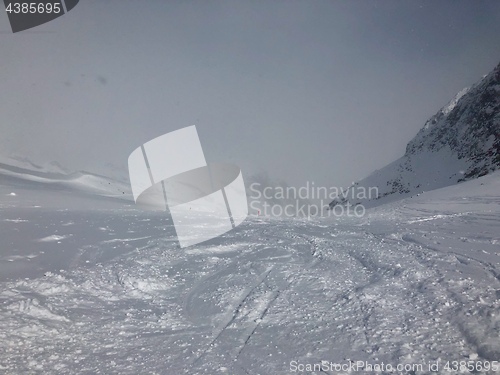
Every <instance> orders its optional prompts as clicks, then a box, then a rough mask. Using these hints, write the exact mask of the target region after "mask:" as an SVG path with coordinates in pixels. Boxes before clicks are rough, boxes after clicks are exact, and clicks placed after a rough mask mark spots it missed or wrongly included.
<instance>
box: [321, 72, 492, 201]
mask: <svg viewBox="0 0 500 375" xmlns="http://www.w3.org/2000/svg"><path fill="white" fill-rule="evenodd" d="M499 168H500V64H499V65H498V66H497V67H496V68H495V69H494V70H493V71H492V72H491V73H489V74H488V75H486V76H485V77H484V78H483V79H482V80H481V81H480V82H478V83H477V84H475V85H474V86H472V87H471V88H468V89H464V90H462V91H460V92H459V93H458V94H457V96H456V97H455V98H453V100H451V101H450V103H448V104H447V105H446V106H444V107H443V108H442V109H441V110H439V111H438V113H436V114H435V115H434V116H432V117H431V118H430V119H429V120H428V121H427V122H426V123H425V126H424V127H423V128H422V129H421V130H420V131H419V132H418V134H417V135H416V136H415V138H413V139H412V140H411V141H410V142H409V143H408V145H407V147H406V153H405V155H404V156H403V157H401V158H400V159H398V160H396V161H394V162H393V163H391V164H389V165H387V166H386V167H384V168H382V169H380V170H377V171H375V172H374V173H372V174H371V175H370V176H368V177H367V178H365V179H363V180H361V181H359V182H358V183H356V184H354V185H353V186H352V187H351V188H350V191H349V192H346V194H345V195H346V197H347V200H348V201H349V202H350V203H351V204H356V203H363V204H364V205H365V206H367V207H369V206H373V205H378V204H381V203H384V202H388V201H392V200H396V199H401V198H403V197H406V196H411V195H414V194H418V193H421V192H422V191H428V190H432V189H437V188H440V187H444V186H449V185H453V184H456V183H458V182H462V181H466V180H469V179H472V178H477V177H480V176H484V175H486V174H488V173H491V172H492V171H494V170H496V169H499ZM369 187H377V188H378V195H375V196H374V194H370V195H368V194H365V196H366V197H365V196H363V191H366V190H367V189H368V188H369ZM372 191H374V190H372ZM370 200H371V202H370ZM340 201H342V199H339V200H336V201H334V202H332V204H331V206H333V205H335V204H336V203H339V202H340Z"/></svg>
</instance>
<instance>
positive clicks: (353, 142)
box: [0, 0, 500, 186]
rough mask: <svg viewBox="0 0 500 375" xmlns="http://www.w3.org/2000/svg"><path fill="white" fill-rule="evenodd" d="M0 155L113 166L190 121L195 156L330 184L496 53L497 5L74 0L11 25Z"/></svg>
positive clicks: (369, 163)
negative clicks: (40, 21) (52, 16)
mask: <svg viewBox="0 0 500 375" xmlns="http://www.w3.org/2000/svg"><path fill="white" fill-rule="evenodd" d="M0 56H1V57H0V64H1V66H0V67H1V69H0V82H1V85H2V89H1V91H0V116H1V117H0V131H1V137H0V153H3V154H9V153H11V152H16V153H17V154H22V155H27V156H28V157H30V158H32V159H34V160H35V161H37V160H38V161H50V160H57V161H59V162H60V163H61V164H63V165H66V166H69V167H70V168H73V169H86V170H95V171H102V170H103V168H104V167H103V166H105V165H106V164H108V163H111V164H115V165H117V166H119V167H122V168H126V163H127V158H128V156H129V154H130V152H131V151H132V150H134V149H135V148H136V147H138V146H139V145H141V144H142V143H144V142H146V141H148V140H150V139H152V138H155V137H157V136H159V135H161V134H164V133H167V132H169V131H172V130H175V129H178V128H182V127H185V126H189V125H193V124H195V125H197V128H198V133H199V135H200V139H201V142H202V145H203V147H204V151H205V156H206V158H207V160H209V161H228V162H233V163H236V164H237V165H239V166H240V167H241V168H242V170H243V173H244V175H250V174H253V173H256V172H262V171H264V172H267V173H268V174H269V175H270V176H273V178H276V179H277V180H285V181H287V182H289V183H290V184H294V185H297V186H300V185H303V184H305V182H306V181H314V182H315V183H316V184H318V185H320V184H321V185H330V184H333V185H337V186H338V185H341V186H343V185H346V184H348V183H349V182H350V181H352V180H356V179H360V178H363V177H365V176H366V175H367V174H369V173H370V172H372V171H373V170H374V169H377V168H380V167H382V166H384V165H385V164H387V163H389V162H391V161H393V160H395V159H396V158H398V157H399V156H401V155H402V154H403V153H404V149H405V146H406V143H407V142H408V141H409V140H410V139H411V138H412V137H413V136H414V135H415V134H416V133H417V131H418V130H419V129H420V128H421V127H422V126H423V124H424V122H425V120H426V119H427V118H428V117H430V116H431V115H433V114H434V113H435V112H436V111H437V110H438V109H439V108H440V107H441V106H443V105H444V104H446V103H447V102H448V101H449V100H450V99H451V98H452V97H453V96H454V95H455V93H456V92H458V91H459V90H460V89H462V88H463V87H466V86H469V85H471V84H472V83H474V82H476V81H477V80H479V79H480V78H481V77H482V76H483V75H484V74H486V73H488V72H489V71H490V70H491V69H493V67H494V66H495V65H496V64H497V63H498V62H499V61H500V1H387V0H384V1H305V0H304V1H290V0H287V1H285V0H283V1H201V0H200V1H166V0H163V1H160V0H158V1H153V0H149V1H139V0H136V1H130V0H109V1H104V0H81V1H80V3H79V4H78V5H77V6H76V7H75V8H74V9H73V10H72V11H71V12H69V13H68V14H66V15H65V16H63V17H60V18H58V19H56V20H54V21H52V22H50V23H47V24H45V25H42V26H39V27H37V28H34V29H31V30H28V31H25V32H20V33H17V34H12V33H11V31H10V26H9V24H8V19H7V15H6V14H5V13H4V12H2V13H1V14H0Z"/></svg>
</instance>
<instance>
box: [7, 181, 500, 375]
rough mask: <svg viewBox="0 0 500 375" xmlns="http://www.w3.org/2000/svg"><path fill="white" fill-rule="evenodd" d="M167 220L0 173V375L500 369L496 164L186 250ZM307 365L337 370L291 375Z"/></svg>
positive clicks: (242, 229)
mask: <svg viewBox="0 0 500 375" xmlns="http://www.w3.org/2000/svg"><path fill="white" fill-rule="evenodd" d="M104 195H105V194H104ZM167 225H168V221H167V220H166V218H164V217H162V216H161V215H160V214H158V213H151V212H142V211H140V210H138V209H137V208H136V207H135V206H134V205H133V202H130V201H126V200H123V199H121V200H120V199H116V198H114V197H110V196H102V195H101V196H99V195H96V194H95V191H94V190H89V191H88V192H86V191H85V189H73V188H70V187H68V186H63V185H58V184H45V183H43V182H40V181H38V182H37V181H28V180H26V179H21V178H17V177H15V176H7V175H5V174H4V175H2V176H1V180H0V281H1V284H0V372H1V373H5V374H31V373H33V374H76V373H79V374H80V373H82V374H173V375H175V374H231V375H239V374H252V375H253V374H262V375H272V374H293V373H307V374H313V373H314V374H320V373H322V374H325V373H326V374H343V373H357V374H364V373H367V374H375V373H378V374H396V373H404V374H411V373H414V374H424V373H431V372H432V371H430V370H429V367H428V366H429V364H435V363H436V361H439V362H438V367H439V368H438V371H437V373H446V372H447V371H446V369H445V366H446V363H447V361H450V363H449V364H448V365H449V370H450V371H448V372H447V373H450V374H456V373H460V372H461V371H459V369H458V370H457V369H456V368H455V367H456V364H454V363H453V362H451V361H473V363H475V366H477V363H479V361H482V362H483V363H485V362H487V363H490V366H493V365H494V362H493V361H500V230H499V229H500V174H499V173H496V174H493V175H488V176H485V177H482V178H480V179H477V180H473V181H469V182H466V183H462V184H459V185H455V186H452V187H447V188H443V189H440V190H434V191H431V192H427V193H425V194H422V195H420V196H418V197H414V198H408V199H405V200H402V201H399V202H393V203H390V204H387V205H384V206H380V207H377V208H374V209H371V210H368V211H367V215H366V216H365V217H363V218H361V219H359V218H323V219H314V220H306V219H273V218H263V217H249V218H248V219H247V220H246V221H245V222H244V223H243V224H242V225H240V226H239V227H237V228H236V229H235V230H233V231H231V232H229V233H227V234H226V235H224V236H222V237H220V238H216V239H213V240H211V241H208V242H205V243H203V244H200V245H196V246H193V247H190V248H187V249H179V248H178V246H177V244H176V242H175V236H174V231H173V228H172V227H168V226H167ZM321 361H328V362H331V363H337V364H340V365H343V367H344V370H337V369H335V368H332V367H329V368H327V367H328V366H326V363H324V366H323V369H317V371H303V372H301V371H300V370H302V369H303V370H307V369H308V366H313V365H314V364H319V363H320V362H321ZM352 361H354V362H352ZM356 361H367V362H368V363H369V364H371V365H373V366H376V365H379V368H376V367H375V368H374V369H373V371H369V369H367V368H364V369H363V368H361V367H357V368H356V367H352V364H353V363H356ZM488 361H489V362H488ZM349 363H351V368H348V365H349ZM382 363H383V364H384V365H385V366H386V367H385V371H382V367H380V366H382ZM388 364H390V365H391V366H393V367H394V368H396V366H397V365H398V364H407V365H408V366H413V367H414V368H413V370H414V371H413V372H412V371H411V370H410V369H409V367H407V369H406V370H404V371H396V370H394V371H391V370H387V368H388V367H387V365H388ZM420 365H421V366H422V368H419V367H418V366H420ZM454 366H455V367H454ZM486 366H488V365H486ZM498 366H499V368H500V364H498ZM316 367H318V366H316ZM434 369H435V367H434V368H433V370H434ZM356 370H357V371H356ZM376 370H380V371H376ZM462 372H464V373H468V372H467V371H462ZM434 373H436V372H434ZM476 373H495V371H493V370H491V371H477V372H476Z"/></svg>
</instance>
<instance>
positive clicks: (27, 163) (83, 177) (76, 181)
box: [0, 156, 131, 199]
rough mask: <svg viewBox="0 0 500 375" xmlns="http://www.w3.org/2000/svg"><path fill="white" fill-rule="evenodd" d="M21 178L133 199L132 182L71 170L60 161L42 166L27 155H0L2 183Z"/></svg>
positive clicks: (15, 183) (13, 183) (0, 180)
mask: <svg viewBox="0 0 500 375" xmlns="http://www.w3.org/2000/svg"><path fill="white" fill-rule="evenodd" d="M16 181H17V182H16ZM22 181H31V182H36V183H39V184H44V185H51V186H54V187H58V188H63V189H71V190H73V189H76V190H81V191H85V192H88V193H91V194H97V195H101V196H108V197H118V198H121V199H131V193H130V187H129V185H128V184H126V183H123V182H121V181H117V180H115V179H113V178H108V177H105V176H100V175H98V174H94V173H90V172H84V171H80V172H70V171H69V170H68V169H66V168H64V167H63V166H61V165H60V164H59V163H57V162H50V163H45V164H43V165H40V164H37V163H34V162H32V161H31V160H29V159H27V158H24V157H4V156H0V183H2V184H3V185H5V184H8V183H10V184H11V185H12V186H18V185H19V182H22Z"/></svg>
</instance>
